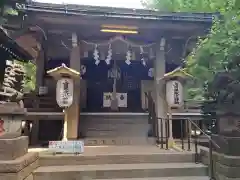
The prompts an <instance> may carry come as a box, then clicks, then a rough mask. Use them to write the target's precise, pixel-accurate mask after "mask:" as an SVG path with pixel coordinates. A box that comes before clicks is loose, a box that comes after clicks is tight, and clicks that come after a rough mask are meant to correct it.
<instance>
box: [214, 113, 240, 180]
mask: <svg viewBox="0 0 240 180" xmlns="http://www.w3.org/2000/svg"><path fill="white" fill-rule="evenodd" d="M217 128H218V134H215V135H212V139H213V141H214V142H215V143H216V144H217V145H218V146H219V148H215V150H216V154H215V158H214V167H215V168H214V169H215V177H216V179H217V180H229V179H232V180H234V179H236V180H237V179H240V115H238V114H232V113H231V114H221V115H220V116H219V119H218V121H217Z"/></svg>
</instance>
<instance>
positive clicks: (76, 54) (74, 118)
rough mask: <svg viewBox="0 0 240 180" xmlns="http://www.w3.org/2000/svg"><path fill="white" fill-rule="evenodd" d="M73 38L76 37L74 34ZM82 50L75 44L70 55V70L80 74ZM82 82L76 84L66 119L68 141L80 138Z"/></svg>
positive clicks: (78, 81)
mask: <svg viewBox="0 0 240 180" xmlns="http://www.w3.org/2000/svg"><path fill="white" fill-rule="evenodd" d="M73 36H76V35H74V34H73ZM80 66H81V64H80V48H79V45H78V44H77V43H76V44H73V48H72V51H71V54H70V68H72V69H74V70H76V71H78V72H80V68H81V67H80ZM79 106H80V80H75V82H74V94H73V103H72V105H71V106H70V107H69V108H68V110H67V114H66V117H65V118H66V119H65V120H67V121H68V124H67V139H77V138H78V123H79V119H80V111H79V110H80V107H79Z"/></svg>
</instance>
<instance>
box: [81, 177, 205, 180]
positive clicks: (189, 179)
mask: <svg viewBox="0 0 240 180" xmlns="http://www.w3.org/2000/svg"><path fill="white" fill-rule="evenodd" d="M147 179H148V180H209V177H208V176H183V177H161V178H160V177H155V178H147ZM83 180H85V179H83ZM86 180H88V179H86ZM97 180H107V179H97ZM115 180H146V178H123V179H115Z"/></svg>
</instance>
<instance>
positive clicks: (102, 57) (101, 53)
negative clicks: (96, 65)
mask: <svg viewBox="0 0 240 180" xmlns="http://www.w3.org/2000/svg"><path fill="white" fill-rule="evenodd" d="M104 59H105V54H104V52H103V51H100V60H104Z"/></svg>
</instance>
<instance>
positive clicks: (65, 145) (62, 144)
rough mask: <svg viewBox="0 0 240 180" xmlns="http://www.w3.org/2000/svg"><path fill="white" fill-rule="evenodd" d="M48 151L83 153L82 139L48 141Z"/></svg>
mask: <svg viewBox="0 0 240 180" xmlns="http://www.w3.org/2000/svg"><path fill="white" fill-rule="evenodd" d="M48 148H49V150H50V151H53V152H56V153H83V152H84V142H83V141H49V146H48Z"/></svg>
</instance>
